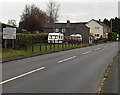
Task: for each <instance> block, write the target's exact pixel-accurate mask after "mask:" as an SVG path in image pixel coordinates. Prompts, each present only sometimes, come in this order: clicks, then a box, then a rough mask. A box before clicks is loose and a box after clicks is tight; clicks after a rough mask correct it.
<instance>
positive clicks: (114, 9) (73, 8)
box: [0, 0, 120, 23]
mask: <svg viewBox="0 0 120 95" xmlns="http://www.w3.org/2000/svg"><path fill="white" fill-rule="evenodd" d="M48 1H49V0H0V22H3V23H7V21H8V20H9V19H15V20H16V21H17V23H18V22H19V21H20V15H21V14H22V12H23V10H24V7H25V5H26V4H35V5H36V6H38V7H39V8H40V9H42V10H44V11H45V10H46V3H47V2H48ZM55 1H57V2H59V3H60V17H59V22H66V21H67V19H69V20H70V22H86V21H89V20H91V19H101V20H103V19H104V18H107V19H110V18H114V17H118V1H120V0H55Z"/></svg>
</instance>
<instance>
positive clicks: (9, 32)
mask: <svg viewBox="0 0 120 95" xmlns="http://www.w3.org/2000/svg"><path fill="white" fill-rule="evenodd" d="M3 39H5V48H6V45H7V39H12V40H13V41H12V47H13V48H14V39H16V28H10V27H7V28H3Z"/></svg>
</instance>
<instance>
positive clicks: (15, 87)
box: [0, 42, 118, 93]
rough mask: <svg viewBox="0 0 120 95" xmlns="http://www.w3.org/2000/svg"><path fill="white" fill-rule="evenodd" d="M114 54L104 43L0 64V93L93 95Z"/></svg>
mask: <svg viewBox="0 0 120 95" xmlns="http://www.w3.org/2000/svg"><path fill="white" fill-rule="evenodd" d="M117 52H118V43H117V42H112V43H106V44H100V45H96V46H91V47H85V48H78V49H72V50H67V51H62V52H57V53H51V54H46V55H41V56H36V57H31V58H26V59H22V60H17V61H11V62H6V63H3V65H2V70H3V71H2V73H3V81H2V82H0V84H1V85H2V87H3V89H2V90H3V93H96V92H97V91H98V89H99V85H100V83H101V81H102V78H103V75H104V72H105V69H106V68H107V66H108V64H109V63H110V62H111V60H112V57H113V56H114V55H115V54H116V53H117Z"/></svg>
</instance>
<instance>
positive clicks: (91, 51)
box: [83, 51, 92, 55]
mask: <svg viewBox="0 0 120 95" xmlns="http://www.w3.org/2000/svg"><path fill="white" fill-rule="evenodd" d="M90 52H92V51H88V52H85V53H83V55H85V54H88V53H90Z"/></svg>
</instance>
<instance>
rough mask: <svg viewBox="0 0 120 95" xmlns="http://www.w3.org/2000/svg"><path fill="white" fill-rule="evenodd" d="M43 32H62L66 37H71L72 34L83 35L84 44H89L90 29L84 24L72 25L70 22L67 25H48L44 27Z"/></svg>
mask: <svg viewBox="0 0 120 95" xmlns="http://www.w3.org/2000/svg"><path fill="white" fill-rule="evenodd" d="M43 32H46V33H52V32H61V33H64V36H70V35H71V34H81V35H82V40H83V41H82V42H83V43H89V28H88V27H87V26H86V25H84V24H82V23H70V21H69V20H68V21H67V23H47V24H45V26H44V27H43Z"/></svg>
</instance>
